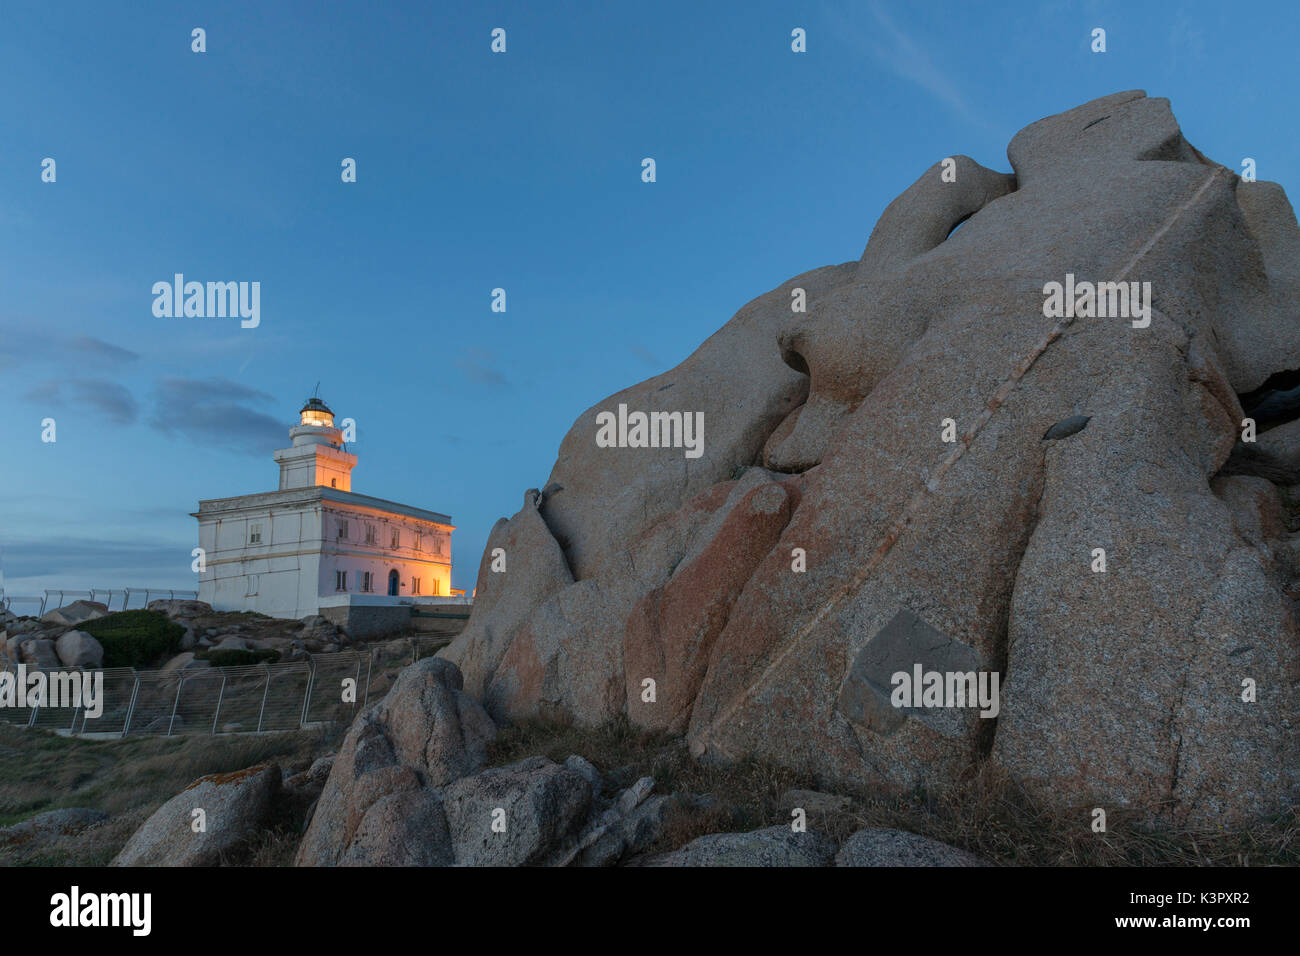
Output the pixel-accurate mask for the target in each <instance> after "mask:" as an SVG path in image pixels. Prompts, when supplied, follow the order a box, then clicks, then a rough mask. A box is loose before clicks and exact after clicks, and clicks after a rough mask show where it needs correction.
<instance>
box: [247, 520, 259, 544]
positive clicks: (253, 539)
mask: <svg viewBox="0 0 1300 956" xmlns="http://www.w3.org/2000/svg"><path fill="white" fill-rule="evenodd" d="M248 543H249V544H261V543H262V526H261V525H260V524H257V523H256V522H254V523H253V524H250V525H249V526H248Z"/></svg>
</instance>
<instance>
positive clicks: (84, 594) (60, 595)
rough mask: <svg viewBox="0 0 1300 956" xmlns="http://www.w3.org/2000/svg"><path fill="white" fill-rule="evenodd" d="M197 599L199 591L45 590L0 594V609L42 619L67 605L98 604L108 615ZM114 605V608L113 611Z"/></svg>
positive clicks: (153, 589) (149, 589) (129, 589)
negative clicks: (21, 611) (153, 603)
mask: <svg viewBox="0 0 1300 956" xmlns="http://www.w3.org/2000/svg"><path fill="white" fill-rule="evenodd" d="M198 596H199V592H198V591H178V590H176V589H175V588H91V589H90V590H89V591H84V590H83V591H75V590H72V589H68V590H64V589H62V588H47V589H46V590H45V593H44V594H40V595H23V594H5V593H4V592H3V591H0V608H4V609H5V610H6V611H13V612H14V613H15V614H17V613H19V612H18V611H17V610H15V608H31V609H33V610H34V611H35V613H32V612H31V611H27V612H26V613H29V614H31V616H32V617H43V616H44V615H45V612H46V610H53V609H54V608H56V607H63V606H64V605H65V604H67V603H68V602H70V601H83V600H84V601H99V602H101V603H103V604H104V605H105V606H107V607H108V609H109V610H110V611H112V610H118V611H126V610H130V609H131V608H132V607H135V608H143V607H146V606H148V604H149V602H150V601H159V600H162V599H163V598H167V599H168V600H172V601H194V600H197V599H198ZM115 602H116V603H117V607H116V608H114V607H113V604H114V603H115Z"/></svg>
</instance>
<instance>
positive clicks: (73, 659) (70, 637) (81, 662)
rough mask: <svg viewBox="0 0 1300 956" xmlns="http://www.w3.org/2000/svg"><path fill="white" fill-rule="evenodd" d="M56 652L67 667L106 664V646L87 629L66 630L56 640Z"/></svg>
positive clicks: (89, 666) (87, 666)
mask: <svg viewBox="0 0 1300 956" xmlns="http://www.w3.org/2000/svg"><path fill="white" fill-rule="evenodd" d="M54 652H55V653H56V654H57V655H58V657H59V660H60V661H61V662H62V663H63V665H64V666H66V667H85V668H88V669H89V668H96V667H103V666H104V648H103V646H102V645H101V644H100V643H99V641H97V640H95V639H94V638H93V637H91V636H90V635H89V634H87V633H86V632H85V631H65V632H64V633H63V634H62V635H61V636H60V637H59V639H58V640H57V641H55V642H54Z"/></svg>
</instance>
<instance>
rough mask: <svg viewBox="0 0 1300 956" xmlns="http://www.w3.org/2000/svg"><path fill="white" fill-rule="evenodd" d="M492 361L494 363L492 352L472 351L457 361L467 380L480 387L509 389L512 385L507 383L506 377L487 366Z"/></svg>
mask: <svg viewBox="0 0 1300 956" xmlns="http://www.w3.org/2000/svg"><path fill="white" fill-rule="evenodd" d="M490 361H492V353H491V352H485V351H483V350H482V349H470V350H468V351H467V352H466V353H465V355H464V356H463V357H461V358H458V359H456V367H457V368H458V369H460V370H461V371H462V372H463V373H464V374H465V378H466V379H468V380H469V381H471V382H474V383H476V384H478V385H487V386H488V387H490V388H509V387H510V383H509V382H508V381H506V377H505V376H504V375H502V374H501V373H500V372H498V371H497V370H496V369H494V368H492V367H491V366H490V365H488V364H487V363H488V362H490Z"/></svg>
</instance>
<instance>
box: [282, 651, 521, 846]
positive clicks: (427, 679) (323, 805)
mask: <svg viewBox="0 0 1300 956" xmlns="http://www.w3.org/2000/svg"><path fill="white" fill-rule="evenodd" d="M461 683H462V682H461V677H460V672H459V671H458V670H457V669H456V667H455V666H453V665H452V664H450V663H448V662H447V661H444V660H442V659H440V658H436V657H430V658H425V659H424V660H421V661H418V662H417V663H415V664H412V665H411V666H410V667H408V668H406V670H404V671H402V673H401V674H400V675H399V676H398V678H397V680H396V681H395V682H394V684H393V687H392V689H391V690H390V691H389V692H388V694H387V695H386V696H385V697H384V698H383V700H381V701H380V702H379V703H377V704H375V705H373V706H372V707H370V708H369V709H367V710H366V711H364V712H363V713H362V714H361V715H360V716H359V717H357V719H356V721H355V722H354V723H353V724H352V727H351V729H350V730H349V731H348V734H347V737H345V738H344V740H343V743H342V745H341V746H340V748H339V753H338V756H337V757H336V758H335V760H334V763H333V765H332V766H331V769H330V772H329V778H328V780H327V781H326V783H325V788H324V791H323V792H322V793H321V797H320V801H319V802H318V803H317V805H316V810H315V813H314V814H313V816H312V820H311V824H310V826H309V827H308V829H307V833H306V835H305V836H304V838H303V841H302V843H301V845H300V846H299V849H298V857H297V861H298V864H299V865H309V866H332V865H336V864H338V863H341V862H344V859H345V857H346V858H347V860H348V861H349V862H360V861H361V860H363V859H365V858H367V854H368V853H369V852H371V851H372V850H373V851H374V853H375V854H376V859H378V858H379V857H381V856H384V854H387V853H390V852H392V840H394V839H396V837H393V836H392V835H391V834H390V833H388V832H386V831H385V830H384V828H383V827H381V826H380V823H381V822H382V821H385V820H387V821H390V822H391V821H393V820H395V819H396V817H395V816H394V814H395V813H396V807H398V806H400V807H404V808H405V810H407V811H412V812H413V811H414V810H416V809H418V810H419V811H420V812H422V813H433V802H431V801H428V800H422V801H415V800H414V799H413V798H412V799H409V800H408V801H405V802H402V803H400V804H388V805H386V807H385V808H381V809H379V810H377V811H376V814H375V816H374V817H373V819H371V822H370V823H369V824H368V825H367V827H366V828H365V829H364V830H363V829H361V823H362V821H363V819H365V818H366V817H367V815H368V814H369V811H370V810H371V808H372V807H373V806H374V805H375V804H377V803H379V802H380V801H381V800H383V799H384V798H386V797H389V796H391V795H394V794H402V793H413V792H416V791H426V790H428V791H432V790H437V789H439V788H442V787H445V786H447V785H448V784H450V783H452V782H453V781H455V780H458V779H460V778H461V777H463V776H466V775H468V774H470V773H472V772H474V771H475V770H478V769H479V768H480V767H482V766H483V764H484V762H485V761H486V759H487V744H488V742H489V741H491V739H492V738H493V737H494V736H495V734H496V727H495V726H494V725H493V723H492V720H491V718H489V717H488V715H487V714H486V713H485V712H484V711H483V708H482V707H481V706H480V705H479V704H478V702H477V701H475V700H474V699H473V698H472V697H470V696H469V695H468V694H466V693H464V691H463V690H461ZM438 812H439V813H441V810H440V809H439V810H438ZM354 843H355V844H356V845H355V846H354V845H353V844H354ZM428 853H429V854H432V853H434V850H432V849H429V850H428ZM421 858H423V857H421Z"/></svg>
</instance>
